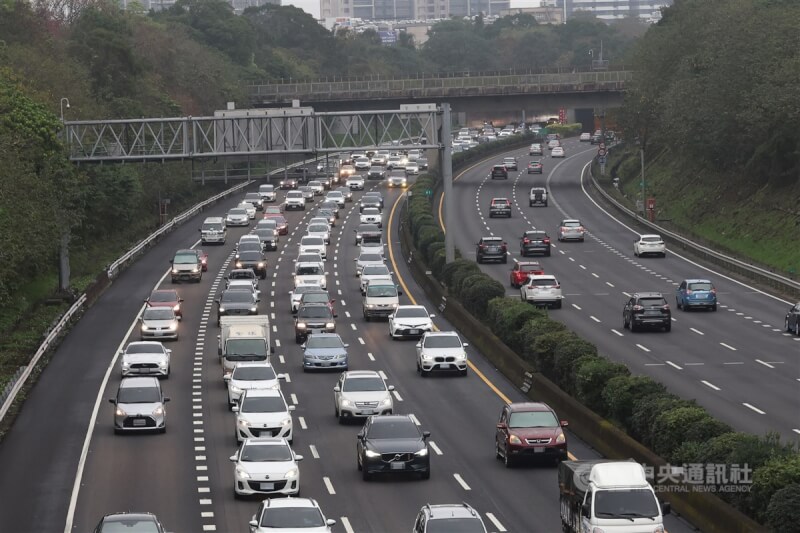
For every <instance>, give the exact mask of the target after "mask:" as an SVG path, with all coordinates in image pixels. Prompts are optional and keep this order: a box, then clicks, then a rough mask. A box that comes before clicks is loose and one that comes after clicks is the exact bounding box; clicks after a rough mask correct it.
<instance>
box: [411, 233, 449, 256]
mask: <svg viewBox="0 0 800 533" xmlns="http://www.w3.org/2000/svg"><path fill="white" fill-rule="evenodd" d="M435 242H442V243H443V242H444V234H443V233H442V231H441V230H440V229H439V228H437V227H434V226H423V227H422V229H420V231H419V234H418V238H417V249H418V250H419V251H420V252H422V256H423V257H427V256H428V247H429V246H430V245H431V244H433V243H435Z"/></svg>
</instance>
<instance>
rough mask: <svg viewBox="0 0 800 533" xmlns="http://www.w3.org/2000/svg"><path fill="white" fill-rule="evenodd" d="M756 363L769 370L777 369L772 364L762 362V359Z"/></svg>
mask: <svg viewBox="0 0 800 533" xmlns="http://www.w3.org/2000/svg"><path fill="white" fill-rule="evenodd" d="M756 363H759V364H762V365H764V366H765V367H767V368H775V367H774V366H772V365H771V364H770V363H767V362H765V361H762V360H761V359H756Z"/></svg>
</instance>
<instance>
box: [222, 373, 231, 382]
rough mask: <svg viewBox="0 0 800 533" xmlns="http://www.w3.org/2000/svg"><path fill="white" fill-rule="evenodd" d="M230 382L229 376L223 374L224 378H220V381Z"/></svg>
mask: <svg viewBox="0 0 800 533" xmlns="http://www.w3.org/2000/svg"><path fill="white" fill-rule="evenodd" d="M230 380H231V375H230V374H225V375H224V376H222V381H230Z"/></svg>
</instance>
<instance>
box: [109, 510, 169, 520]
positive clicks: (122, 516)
mask: <svg viewBox="0 0 800 533" xmlns="http://www.w3.org/2000/svg"><path fill="white" fill-rule="evenodd" d="M148 518H149V519H151V520H153V521H156V520H157V518H156V515H154V514H153V513H146V512H145V513H130V512H127V511H123V512H121V513H111V514H107V515H105V516H104V517H103V522H124V521H126V520H130V519H135V520H147V519H148Z"/></svg>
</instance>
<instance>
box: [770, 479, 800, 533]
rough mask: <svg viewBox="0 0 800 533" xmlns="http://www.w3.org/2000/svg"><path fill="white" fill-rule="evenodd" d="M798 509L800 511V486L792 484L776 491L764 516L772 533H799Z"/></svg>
mask: <svg viewBox="0 0 800 533" xmlns="http://www.w3.org/2000/svg"><path fill="white" fill-rule="evenodd" d="M798 509H800V484H798V483H792V484H791V485H789V486H787V487H783V488H782V489H778V490H776V491H775V494H773V495H772V498H770V500H769V507H767V512H766V515H765V517H766V520H767V525H768V526H769V527H770V529H771V530H772V531H773V532H774V533H800V520H797V510H798Z"/></svg>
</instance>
